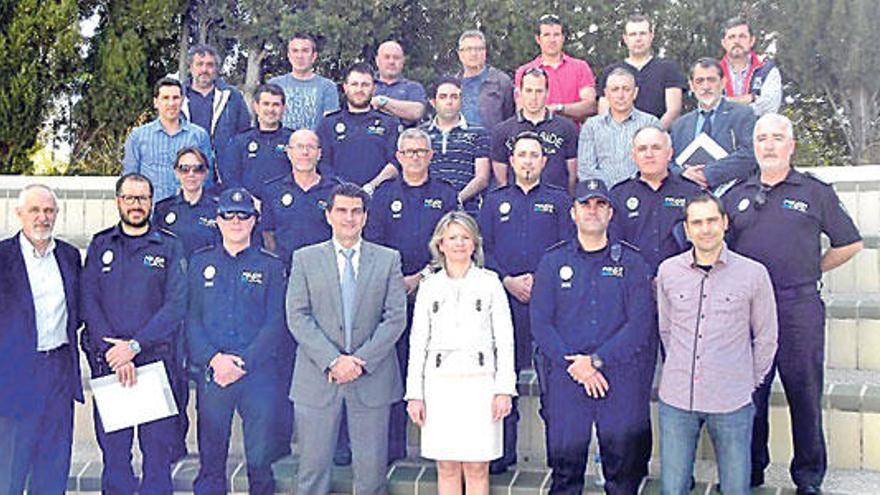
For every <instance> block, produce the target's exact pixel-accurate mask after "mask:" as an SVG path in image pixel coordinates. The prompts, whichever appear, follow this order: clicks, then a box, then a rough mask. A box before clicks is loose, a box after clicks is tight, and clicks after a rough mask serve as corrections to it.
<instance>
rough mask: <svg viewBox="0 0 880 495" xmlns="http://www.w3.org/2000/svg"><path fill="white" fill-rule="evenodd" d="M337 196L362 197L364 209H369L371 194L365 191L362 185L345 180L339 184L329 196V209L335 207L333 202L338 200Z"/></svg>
mask: <svg viewBox="0 0 880 495" xmlns="http://www.w3.org/2000/svg"><path fill="white" fill-rule="evenodd" d="M336 196H345V197H346V198H360V199H361V203H362V204H363V205H364V211H367V207H368V206H369V203H370V195H369V194H367V191H364V190H363V189H362V188H361V186H359V185H357V184H355V183H353V182H343V183H342V184H339V185H338V186H336V187H334V188H333V189H331V190H330V194H329V195H328V196H327V205H328V206H327V209H329V210H332V209H333V204H334V203H335V201H336Z"/></svg>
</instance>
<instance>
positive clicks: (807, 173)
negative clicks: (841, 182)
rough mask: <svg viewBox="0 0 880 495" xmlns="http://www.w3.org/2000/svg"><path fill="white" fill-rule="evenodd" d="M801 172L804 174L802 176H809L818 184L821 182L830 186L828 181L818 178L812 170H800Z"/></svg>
mask: <svg viewBox="0 0 880 495" xmlns="http://www.w3.org/2000/svg"><path fill="white" fill-rule="evenodd" d="M801 173H802V174H803V175H804V177H809V178H810V179H813V180H814V181H816V182H818V183H819V184H823V185H826V186H831V185H832V184H831V183H830V182H826V181H825V180H822V179H820V178H819V177H818V176H817V175H815V174H814V173H813V172H801Z"/></svg>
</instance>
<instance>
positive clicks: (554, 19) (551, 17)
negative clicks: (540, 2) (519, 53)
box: [535, 14, 565, 34]
mask: <svg viewBox="0 0 880 495" xmlns="http://www.w3.org/2000/svg"><path fill="white" fill-rule="evenodd" d="M541 26H559V27H561V28H562V32H563V33H564V32H565V26H563V25H562V19H560V18H559V16H558V15H556V14H544V15H542V16H541V17H539V18H538V21H537V22H536V23H535V34H541Z"/></svg>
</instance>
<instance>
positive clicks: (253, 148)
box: [248, 141, 260, 154]
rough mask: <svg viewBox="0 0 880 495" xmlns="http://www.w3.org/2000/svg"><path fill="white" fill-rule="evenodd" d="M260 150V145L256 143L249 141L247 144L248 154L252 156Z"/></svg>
mask: <svg viewBox="0 0 880 495" xmlns="http://www.w3.org/2000/svg"><path fill="white" fill-rule="evenodd" d="M258 149H260V144H259V143H257V142H256V141H251V142H249V143H248V152H249V153H251V154H254V153H256V152H257V150H258Z"/></svg>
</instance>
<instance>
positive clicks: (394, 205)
mask: <svg viewBox="0 0 880 495" xmlns="http://www.w3.org/2000/svg"><path fill="white" fill-rule="evenodd" d="M388 208H389V209H391V213H400V211H401V210H403V201H401V200H399V199H395V200H394V201H392V202H391V204H390V205H388Z"/></svg>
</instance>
